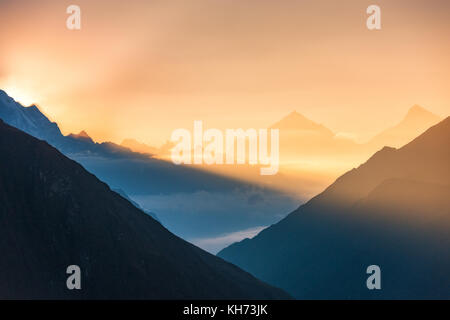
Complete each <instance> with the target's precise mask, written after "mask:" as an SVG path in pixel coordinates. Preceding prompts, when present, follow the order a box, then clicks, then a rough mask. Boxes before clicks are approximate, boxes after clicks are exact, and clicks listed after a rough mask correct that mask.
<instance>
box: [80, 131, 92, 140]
mask: <svg viewBox="0 0 450 320" xmlns="http://www.w3.org/2000/svg"><path fill="white" fill-rule="evenodd" d="M77 136H78V137H80V138H89V139H91V137H90V136H89V135H88V134H87V132H86V131H84V130H82V131H80V133H78V134H77Z"/></svg>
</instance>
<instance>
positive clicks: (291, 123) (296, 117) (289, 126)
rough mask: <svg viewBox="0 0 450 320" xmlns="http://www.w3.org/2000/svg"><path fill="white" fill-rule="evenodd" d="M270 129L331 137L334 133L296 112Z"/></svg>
mask: <svg viewBox="0 0 450 320" xmlns="http://www.w3.org/2000/svg"><path fill="white" fill-rule="evenodd" d="M271 128H274V129H280V130H295V131H309V132H318V133H321V134H324V135H328V136H333V135H334V133H333V132H332V131H331V130H330V129H328V128H326V127H325V126H323V125H322V124H319V123H316V122H314V121H312V120H310V119H308V118H307V117H305V116H304V115H302V114H301V113H299V112H297V111H296V110H294V111H292V112H291V113H289V114H288V115H287V116H286V117H284V118H283V119H281V120H280V121H278V122H277V123H275V124H274V125H273V126H271Z"/></svg>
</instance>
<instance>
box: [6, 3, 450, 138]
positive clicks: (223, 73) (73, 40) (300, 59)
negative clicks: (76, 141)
mask: <svg viewBox="0 0 450 320" xmlns="http://www.w3.org/2000/svg"><path fill="white" fill-rule="evenodd" d="M71 4H76V5H78V6H80V8H81V30H77V31H74V30H68V29H67V28H66V19H67V17H68V14H67V13H66V8H67V7H68V6H69V5H71ZM371 4H377V5H379V6H380V7H381V19H382V22H381V23H382V29H381V30H376V31H370V30H368V29H367V27H366V19H367V17H368V15H367V14H366V8H367V7H368V6H369V5H371ZM449 36H450V1H446V0H427V1H425V0H423V1H419V0H396V1H392V0H389V1H387V0H386V1H385V0H370V1H365V0H342V1H334V0H327V1H324V0H314V1H313V0H303V1H300V0H299V1H293V0H284V1H270V0H257V1H256V0H227V1H225V0H192V1H185V0H183V1H182V0H171V1H167V0H156V1H151V0H145V1H144V0H128V1H120V0H96V1H93V0H70V1H65V0H58V1H48V0H40V1H37V0H33V1H31V0H0V88H1V89H4V90H5V91H6V92H7V93H8V94H9V95H11V96H12V97H14V98H15V99H16V100H18V101H20V102H22V103H24V104H26V105H29V104H31V103H36V104H38V105H39V107H40V109H41V110H42V111H43V112H44V113H45V114H46V115H47V116H49V117H50V118H51V119H52V120H53V121H57V122H58V124H59V125H60V127H61V129H62V131H63V133H65V134H68V133H70V132H79V131H81V130H86V131H87V132H88V133H89V134H90V135H91V136H92V137H93V138H94V139H95V140H97V141H105V140H109V141H114V142H119V143H120V142H121V141H122V140H123V139H125V138H136V139H138V140H140V141H142V142H145V143H148V144H150V145H155V146H159V145H161V144H163V143H164V142H165V141H166V140H168V139H169V138H170V134H171V132H172V131H173V130H175V129H177V128H187V129H191V130H192V126H193V121H194V120H202V121H203V122H204V124H205V126H206V127H209V128H265V127H268V126H270V125H271V124H273V123H275V122H276V121H278V120H279V119H281V118H282V117H284V116H285V115H287V114H288V113H290V112H291V111H293V110H296V111H297V112H300V113H302V114H304V115H305V116H307V117H308V118H310V119H312V120H314V121H316V122H319V123H322V124H324V125H325V126H327V127H329V128H330V129H332V130H333V131H334V132H338V133H340V134H342V135H346V136H351V137H355V139H358V140H360V141H364V140H365V139H368V138H369V137H371V136H372V135H374V134H376V133H378V132H379V131H381V130H383V129H385V128H387V127H389V126H391V125H393V124H395V123H396V122H398V121H399V120H400V119H401V118H402V117H403V116H404V114H405V113H406V111H407V109H408V108H410V107H411V106H412V105H414V104H419V105H422V106H423V107H425V108H427V109H428V110H430V111H432V112H434V113H436V114H438V115H440V116H447V115H448V114H449V111H450V60H449V59H448V57H449V56H450V41H449V38H450V37H449Z"/></svg>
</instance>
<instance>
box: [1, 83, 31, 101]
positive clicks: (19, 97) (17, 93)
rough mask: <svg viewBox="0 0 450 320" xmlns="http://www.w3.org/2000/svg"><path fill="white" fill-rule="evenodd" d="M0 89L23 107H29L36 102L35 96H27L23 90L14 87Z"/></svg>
mask: <svg viewBox="0 0 450 320" xmlns="http://www.w3.org/2000/svg"><path fill="white" fill-rule="evenodd" d="M0 89H1V90H3V91H5V92H6V93H7V94H8V95H9V96H10V97H12V98H13V99H14V100H16V101H17V102H19V103H20V104H22V105H23V106H30V105H32V104H34V103H36V102H37V101H36V97H35V96H33V95H32V94H29V93H28V92H26V91H25V90H23V89H20V88H17V87H14V86H6V87H3V86H1V87H0Z"/></svg>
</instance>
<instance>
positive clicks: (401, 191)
mask: <svg viewBox="0 0 450 320" xmlns="http://www.w3.org/2000/svg"><path fill="white" fill-rule="evenodd" d="M449 141H450V117H448V118H446V119H445V120H443V121H442V122H440V123H439V124H438V125H436V126H434V127H432V128H430V129H429V130H427V131H426V132H425V133H423V134H422V135H420V136H419V137H417V138H416V139H414V140H413V141H412V142H410V143H409V144H407V145H405V146H404V147H402V148H400V149H398V150H396V149H393V148H387V147H386V148H384V149H382V150H381V151H379V152H377V153H376V154H374V155H373V156H372V157H371V158H370V159H369V160H368V161H367V162H366V163H364V164H363V165H361V166H360V167H359V168H357V169H353V170H351V171H349V172H347V173H346V174H344V175H343V176H341V177H340V178H338V179H337V180H336V182H335V183H333V184H332V185H331V186H329V187H328V188H327V189H326V190H325V191H324V192H323V193H321V194H319V195H318V196H316V197H315V198H313V199H311V200H310V201H309V202H307V203H306V204H305V205H302V206H301V207H300V208H299V209H297V210H296V211H294V212H292V213H291V214H290V215H289V216H288V217H286V218H285V219H283V220H282V221H280V222H279V223H277V224H276V225H273V226H271V227H269V228H267V229H265V230H264V231H262V232H261V233H260V234H259V235H257V236H256V237H254V238H253V239H251V240H248V239H247V240H244V241H242V242H240V243H235V244H233V245H231V246H229V247H228V248H226V249H224V250H222V251H221V252H219V254H218V255H219V256H220V257H223V258H224V259H226V260H228V261H231V262H233V263H234V264H236V265H238V266H240V267H242V268H243V269H245V270H247V271H249V272H251V273H252V274H253V275H255V276H257V277H259V278H260V279H263V280H265V281H267V282H269V283H271V284H274V285H277V286H279V287H281V288H283V289H285V290H286V291H288V292H289V293H291V294H292V295H294V296H295V297H296V298H308V299H309V298H319V299H346V298H362V299H371V298H391V299H410V298H411V299H417V298H447V299H448V298H450V291H449V288H450V274H449V273H448V270H450V255H449V254H448V252H450V168H449V163H450V148H449V144H448V142H449ZM372 264H376V265H379V266H380V268H381V270H382V283H383V285H382V290H380V291H377V290H374V291H370V290H368V289H367V288H366V284H365V281H366V279H367V277H368V275H367V274H366V268H367V267H368V266H369V265H372Z"/></svg>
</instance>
